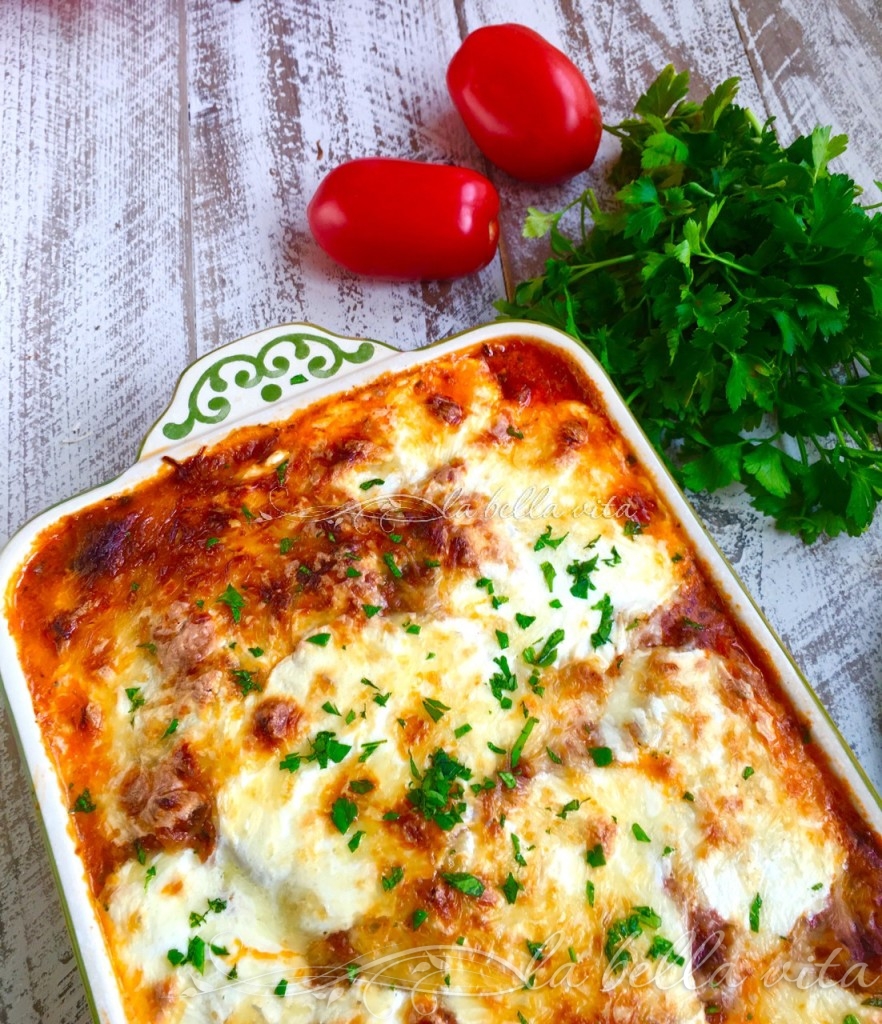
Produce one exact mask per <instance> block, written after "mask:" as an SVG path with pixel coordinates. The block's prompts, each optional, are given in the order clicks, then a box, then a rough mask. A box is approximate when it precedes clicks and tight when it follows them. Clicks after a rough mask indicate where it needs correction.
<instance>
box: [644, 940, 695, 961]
mask: <svg viewBox="0 0 882 1024" xmlns="http://www.w3.org/2000/svg"><path fill="white" fill-rule="evenodd" d="M646 955H647V956H648V957H649V959H650V960H658V958H659V957H661V956H663V957H665V958H666V959H667V960H669V961H670V962H671V963H672V964H677V966H678V967H682V966H683V965H684V964H685V963H686V961H685V959H684V958H683V957H682V956H680V955H679V954H678V953H675V952H674V943H673V942H671V940H670V939H666V938H664V937H663V936H661V935H653V937H652V942H651V943H650V944H649V949H647V951H646Z"/></svg>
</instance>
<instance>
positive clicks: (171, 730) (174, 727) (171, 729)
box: [161, 718, 178, 739]
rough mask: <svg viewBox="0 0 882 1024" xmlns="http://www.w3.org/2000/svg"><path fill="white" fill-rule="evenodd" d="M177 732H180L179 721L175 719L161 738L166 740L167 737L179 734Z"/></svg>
mask: <svg viewBox="0 0 882 1024" xmlns="http://www.w3.org/2000/svg"><path fill="white" fill-rule="evenodd" d="M177 730H178V720H177V718H173V719H172V720H171V721H170V722H169V723H168V726H167V728H166V730H165V732H164V733H163V734H162V736H161V739H166V737H168V736H171V735H172V733H175V732H177Z"/></svg>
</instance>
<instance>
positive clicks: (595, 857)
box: [585, 843, 606, 868]
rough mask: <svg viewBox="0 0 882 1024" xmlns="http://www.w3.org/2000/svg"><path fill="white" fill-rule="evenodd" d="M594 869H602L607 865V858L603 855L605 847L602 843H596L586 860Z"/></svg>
mask: <svg viewBox="0 0 882 1024" xmlns="http://www.w3.org/2000/svg"><path fill="white" fill-rule="evenodd" d="M585 859H586V860H587V861H588V863H589V864H590V865H591V867H592V868H602V867H603V865H604V864H606V857H605V856H604V855H603V846H602V845H601V844H600V843H596V844H595V845H594V846H592V848H591V849H590V850H589V851H588V854H587V856H586V858H585Z"/></svg>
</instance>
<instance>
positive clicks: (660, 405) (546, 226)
mask: <svg viewBox="0 0 882 1024" xmlns="http://www.w3.org/2000/svg"><path fill="white" fill-rule="evenodd" d="M688 86H689V76H688V73H686V72H683V73H681V74H677V73H675V71H674V69H673V67H671V66H669V67H667V68H666V69H665V70H664V71H663V72H662V73H661V75H659V77H658V79H657V80H656V81H655V82H654V83H653V84H652V86H650V88H649V89H648V90H647V92H646V93H645V95H643V96H642V97H641V98H640V99H639V101H638V102H637V105H636V106H635V108H634V112H635V114H636V115H637V116H636V117H635V118H633V119H629V120H626V121H623V122H622V123H621V124H619V125H617V126H614V127H612V128H608V129H607V130H608V131H610V132H611V133H612V134H613V135H616V136H617V137H618V138H619V139H621V143H622V154H621V158H620V160H619V161H618V163H617V164H616V165H615V167H614V168H613V172H612V178H613V181H614V183H615V184H616V185H617V186H618V187H619V191H618V193H617V198H618V200H619V205H618V207H617V208H616V209H615V210H613V211H611V212H609V211H604V210H601V209H600V206H599V204H598V202H597V199H596V196H595V195H594V192H593V191H592V190H590V189H589V190H588V191H586V192H585V193H584V194H583V195H582V196H580V197H579V198H578V199H577V200H575V202H573V203H572V204H570V206H568V207H566V208H565V209H564V210H561V211H559V212H557V213H551V214H548V213H542V212H540V211H539V210H536V209H532V208H531V209H530V212H529V217H528V220H527V223H526V227H525V229H524V234H525V235H527V236H528V237H540V236H542V235H545V234H549V233H550V238H551V246H552V252H553V254H554V255H553V257H552V258H551V259H550V260H549V261H548V263H547V265H546V270H545V274H544V275H543V276H542V277H538V278H535V279H534V280H530V281H525V282H524V283H522V284H521V285H519V286H518V288H517V290H516V293H515V297H514V301H511V302H507V301H503V302H500V303H498V308H499V310H500V311H501V313H502V314H503V315H504V316H505V317H519V318H527V319H531V320H538V321H541V322H544V323H549V324H553V325H554V326H556V327H560V328H562V329H563V330H565V331H567V332H568V333H569V334H571V335H573V337H575V338H577V339H579V340H580V341H582V342H583V343H584V344H585V345H586V346H587V347H588V348H589V349H591V351H592V352H593V353H594V354H595V355H596V356H597V357H598V358H599V360H600V362H601V363H602V364H603V366H604V368H605V369H606V370H607V372H608V373H609V374H610V376H611V377H612V379H613V381H614V382H615V384H616V385H617V386H618V388H619V390H620V391H621V393H622V394H623V396H624V397H625V399H626V401H627V402H628V404H629V405H630V407H631V409H632V411H633V412H634V413H635V415H636V416H637V418H638V420H639V421H640V423H641V424H642V426H643V428H644V429H645V430H646V432H647V434H648V435H649V437H650V439H651V440H652V442H653V443H654V444H655V446H656V447H657V448H658V450H659V451H660V452H661V453H662V454H663V456H664V457H665V458H666V459H667V461H668V464H669V465H670V466H671V468H672V469H673V471H674V473H675V475H676V476H677V477H678V479H679V480H680V482H681V483H683V484H685V486H686V487H688V488H690V489H692V490H694V491H700V490H709V491H712V490H715V489H717V488H719V487H723V486H725V485H727V484H729V483H731V482H732V481H736V480H737V481H741V483H742V484H743V485H744V487H745V488H746V489H747V491H748V492H749V494H750V495H751V500H752V501H753V504H754V505H755V506H756V508H758V509H760V510H761V511H762V512H764V513H766V514H768V515H770V516H773V517H774V519H775V521H776V522H777V525H778V526H779V527H781V528H782V529H785V530H789V531H791V532H792V533H794V534H797V535H799V536H801V537H802V538H803V540H805V541H807V542H812V541H814V540H816V539H817V537H818V536H820V535H821V534H822V533H826V534H828V535H830V536H835V535H836V534H839V533H841V532H842V531H847V532H848V533H849V534H852V535H856V534H859V533H861V532H862V531H863V530H865V529H866V528H867V526H868V525H869V524H870V522H871V520H872V518H873V512H874V510H875V508H876V505H877V504H878V502H879V500H880V498H882V450H880V446H879V435H878V430H879V425H880V417H882V218H880V217H877V216H871V215H869V214H868V213H867V210H868V209H871V207H862V206H860V205H858V204H857V202H856V200H857V197H858V196H859V195H860V189H859V188H858V186H856V185H855V183H854V181H852V180H851V179H850V178H849V177H848V176H847V175H845V174H834V173H831V172H830V171H829V170H828V162H829V161H830V160H831V159H832V158H833V157H835V156H838V155H839V154H841V153H842V152H843V151H844V150H845V146H846V142H847V139H846V137H845V136H843V135H837V136H834V137H831V133H830V129H829V128H816V129H815V130H814V131H813V132H812V133H811V135H809V136H803V137H800V138H798V139H796V141H795V142H793V143H792V145H790V146H788V147H786V148H782V146H781V144H780V142H779V141H778V138H777V136H776V134H775V131H774V129H773V128H772V125H771V122H768V123H766V124H765V125H760V124H759V123H758V121H757V120H756V118H755V117H754V115H753V114H752V113H751V112H750V111H748V110H746V109H743V108H741V107H738V106H736V105H735V104H734V103H733V99H734V97H735V95H736V92H737V88H738V79H735V78H732V79H729V80H728V81H726V82H723V83H722V85H720V86H719V87H718V88H717V89H715V90H714V92H713V93H711V95H709V96H708V97H707V99H705V100H704V102H703V103H701V104H698V103H693V102H689V101H687V100H686V99H685V97H686V94H687V91H688ZM877 184H879V183H877ZM573 208H576V209H577V210H578V211H579V213H580V214H581V233H580V235H579V237H578V238H577V239H575V240H574V239H571V238H569V237H567V235H565V234H564V233H563V231H562V230H561V228H560V223H559V222H560V220H561V217H562V216H563V215H564V214H565V213H567V211H568V210H571V209H573Z"/></svg>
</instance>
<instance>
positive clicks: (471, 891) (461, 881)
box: [441, 871, 484, 899]
mask: <svg viewBox="0 0 882 1024" xmlns="http://www.w3.org/2000/svg"><path fill="white" fill-rule="evenodd" d="M441 877H442V878H443V879H444V881H445V882H447V883H448V885H452V886H453V888H454V889H459V891H460V892H462V893H465V895H466V896H472V897H474V898H475V899H477V898H478V897H479V896H483V895H484V883H483V882H482V881H481V880H480V878H475V876H474V875H470V874H468V872H465V871H454V872H451V873H449V874H445V873H443V872H442V874H441Z"/></svg>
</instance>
